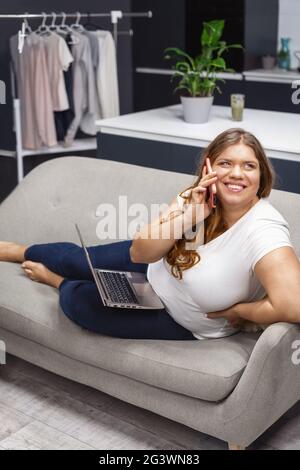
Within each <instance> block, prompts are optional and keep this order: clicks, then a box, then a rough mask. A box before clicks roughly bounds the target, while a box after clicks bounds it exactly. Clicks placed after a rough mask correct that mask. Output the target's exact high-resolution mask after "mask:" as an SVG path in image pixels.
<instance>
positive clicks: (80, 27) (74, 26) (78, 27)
mask: <svg viewBox="0 0 300 470" xmlns="http://www.w3.org/2000/svg"><path fill="white" fill-rule="evenodd" d="M80 18H81V14H80V12H79V11H77V12H76V21H75V23H73V24H71V25H70V28H71V29H73V30H74V31H78V32H79V33H83V31H85V28H84V27H83V25H82V24H80Z"/></svg>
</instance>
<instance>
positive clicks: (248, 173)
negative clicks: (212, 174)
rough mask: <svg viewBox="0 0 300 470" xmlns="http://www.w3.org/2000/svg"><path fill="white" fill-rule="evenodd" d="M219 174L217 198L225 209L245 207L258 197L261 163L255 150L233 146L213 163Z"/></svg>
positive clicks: (240, 145)
mask: <svg viewBox="0 0 300 470" xmlns="http://www.w3.org/2000/svg"><path fill="white" fill-rule="evenodd" d="M212 169H213V170H214V171H216V172H217V176H218V180H217V183H216V186H217V196H218V198H219V199H220V201H221V203H222V205H223V207H226V206H231V207H233V206H236V207H238V206H241V207H243V206H245V205H247V204H248V203H249V204H251V202H253V201H254V200H255V198H256V197H257V196H256V194H257V192H258V189H259V182H260V168H259V162H258V160H257V158H256V156H255V153H254V150H252V148H251V147H248V146H247V145H245V144H243V143H238V144H235V145H231V146H230V147H228V148H227V149H226V150H224V151H223V152H222V153H221V155H219V156H218V157H217V158H216V160H215V161H214V162H213V163H212Z"/></svg>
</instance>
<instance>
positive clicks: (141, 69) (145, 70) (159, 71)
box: [135, 67, 243, 80]
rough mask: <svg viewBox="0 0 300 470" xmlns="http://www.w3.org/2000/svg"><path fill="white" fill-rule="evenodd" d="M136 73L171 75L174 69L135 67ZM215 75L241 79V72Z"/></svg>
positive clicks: (227, 78) (228, 78)
mask: <svg viewBox="0 0 300 470" xmlns="http://www.w3.org/2000/svg"><path fill="white" fill-rule="evenodd" d="M135 71H136V72H138V73H147V74H155V75H173V73H174V70H171V69H156V68H151V67H137V68H136V69H135ZM216 76H217V77H219V78H224V79H226V80H243V74H242V73H227V72H220V73H216Z"/></svg>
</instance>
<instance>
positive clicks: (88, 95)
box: [65, 32, 99, 146]
mask: <svg viewBox="0 0 300 470" xmlns="http://www.w3.org/2000/svg"><path fill="white" fill-rule="evenodd" d="M75 34H76V37H78V38H79V39H80V41H79V42H78V43H77V44H74V45H73V47H72V55H73V57H74V64H73V96H74V111H75V118H74V119H73V121H72V123H71V125H70V127H69V129H68V131H67V134H66V137H65V145H66V146H69V145H71V144H72V142H73V140H74V138H75V135H76V132H77V130H78V129H79V126H80V128H81V129H82V131H83V132H85V133H86V134H91V135H95V134H96V128H95V123H94V122H95V120H96V119H97V117H98V116H99V103H98V96H97V89H96V83H95V76H94V70H93V63H92V54H91V46H90V41H89V39H88V37H87V36H85V35H83V34H80V33H77V32H76V33H75ZM83 119H84V122H85V124H83V127H81V123H82V120H83Z"/></svg>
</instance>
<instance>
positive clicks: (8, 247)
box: [0, 242, 27, 263]
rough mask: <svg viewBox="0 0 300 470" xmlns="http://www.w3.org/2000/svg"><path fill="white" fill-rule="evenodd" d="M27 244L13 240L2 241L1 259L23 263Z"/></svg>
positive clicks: (0, 246) (0, 245) (0, 247)
mask: <svg viewBox="0 0 300 470" xmlns="http://www.w3.org/2000/svg"><path fill="white" fill-rule="evenodd" d="M26 248H27V246H25V245H18V244H17V243H13V242H0V261H12V262H15V263H22V262H23V261H24V253H25V250H26Z"/></svg>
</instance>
